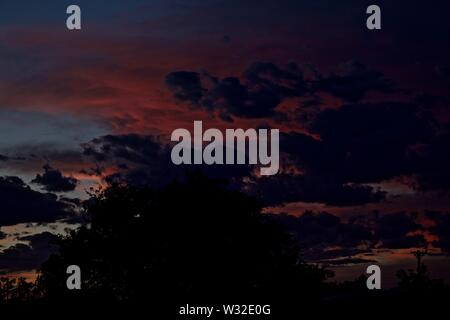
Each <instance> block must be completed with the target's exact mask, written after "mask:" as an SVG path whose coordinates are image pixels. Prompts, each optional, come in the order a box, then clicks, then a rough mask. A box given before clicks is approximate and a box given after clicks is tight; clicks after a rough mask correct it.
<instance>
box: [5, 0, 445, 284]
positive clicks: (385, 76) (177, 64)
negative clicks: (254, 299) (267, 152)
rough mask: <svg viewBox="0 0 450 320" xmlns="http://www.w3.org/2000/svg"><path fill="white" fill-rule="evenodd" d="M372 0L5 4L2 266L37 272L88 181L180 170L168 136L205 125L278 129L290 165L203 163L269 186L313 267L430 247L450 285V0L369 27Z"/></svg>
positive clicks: (265, 190)
mask: <svg viewBox="0 0 450 320" xmlns="http://www.w3.org/2000/svg"><path fill="white" fill-rule="evenodd" d="M71 4H77V5H79V6H80V8H81V12H82V29H81V30H76V31H69V30H67V28H66V18H67V14H66V8H67V6H68V5H71ZM370 4H373V3H372V1H359V0H346V1H326V0H316V1H303V0H296V1H283V0H282V1H267V0H263V1H261V0H260V1H253V0H249V1H237V0H236V1H235V0H228V1H218V0H217V1H216V0H209V1H206V0H205V1H203V0H202V1H200V0H198V1H197V0H191V1H137V0H136V1H126V2H125V1H112V0H110V1H100V0H95V1H76V2H73V1H70V2H69V1H58V2H56V1H39V2H35V1H22V0H17V1H0V176H1V177H2V178H0V203H2V204H3V208H1V209H0V250H1V251H0V272H2V273H4V274H17V273H23V274H32V270H34V269H35V268H36V267H37V266H38V265H39V264H40V263H41V262H43V261H44V260H45V259H46V257H47V256H48V254H49V252H51V250H53V248H51V246H50V245H48V241H47V240H48V239H50V238H51V237H52V234H54V233H59V232H64V230H66V229H67V228H69V229H70V228H76V226H77V225H78V223H79V219H78V216H77V212H78V209H77V204H78V203H79V199H86V197H87V194H86V191H87V190H89V188H91V187H94V188H95V187H97V186H99V185H106V184H107V183H108V181H113V180H114V179H121V180H124V181H127V182H129V183H133V184H151V185H155V186H160V185H161V184H164V183H166V182H168V181H169V180H170V179H173V178H176V177H178V176H179V175H180V174H181V173H180V172H181V171H182V170H180V168H178V167H174V166H173V165H172V164H171V163H170V161H169V158H168V154H167V150H166V146H167V144H168V143H169V137H170V134H171V132H172V131H173V130H175V129H177V128H188V129H191V128H192V126H193V121H194V120H202V121H203V123H204V126H205V127H211V128H220V129H223V128H260V127H267V128H278V129H280V152H281V155H282V161H281V171H280V173H279V174H278V175H276V176H270V177H259V176H257V175H255V173H254V172H255V171H254V170H252V168H248V167H245V166H244V167H243V166H240V167H239V166H237V167H235V166H232V167H231V168H228V167H227V168H225V167H208V168H205V167H202V168H201V169H202V170H204V171H205V172H206V173H207V174H208V175H211V176H214V177H227V178H229V179H230V180H232V181H233V183H234V184H235V185H236V186H237V187H238V188H240V189H242V190H243V191H245V192H248V193H249V194H252V195H260V196H261V197H262V199H263V201H264V202H265V203H266V209H265V211H266V213H268V214H276V215H277V216H279V219H280V221H282V222H283V223H286V225H287V226H288V227H289V228H290V229H291V230H292V231H293V232H294V233H295V234H296V235H297V236H298V238H299V241H300V243H301V245H303V246H304V247H305V248H308V250H306V252H305V257H306V258H307V259H309V261H313V262H317V263H321V264H323V265H326V266H328V267H330V268H333V269H335V270H336V272H337V275H336V278H337V279H347V278H355V277H357V276H358V275H359V274H360V273H362V272H363V271H364V270H365V266H367V264H369V263H373V262H374V261H376V262H377V263H379V264H381V265H383V266H386V268H387V269H388V270H395V269H396V268H399V267H414V259H413V257H412V255H411V254H410V252H411V251H413V250H415V249H417V248H425V247H427V248H428V250H429V252H430V255H429V257H427V258H426V259H425V262H426V263H428V264H429V265H430V270H431V272H432V274H433V272H434V273H435V274H436V276H437V277H444V278H446V279H447V280H450V274H449V273H448V271H447V270H448V269H449V268H448V266H450V260H448V257H447V254H448V252H449V250H450V238H449V234H450V214H449V209H450V197H449V189H450V183H449V181H450V180H449V178H450V167H449V166H448V163H449V160H450V152H449V148H448V147H449V144H450V112H449V98H450V91H449V88H450V61H449V58H448V57H449V56H450V44H449V42H448V39H449V35H450V22H449V20H448V18H447V16H446V14H447V12H448V10H449V9H450V5H449V4H448V2H446V1H440V0H438V1H433V3H432V4H429V3H424V2H423V1H403V0H401V1H395V2H393V1H377V4H378V5H379V6H380V7H381V10H382V29H381V30H373V31H371V30H368V29H367V28H366V18H367V14H366V8H367V6H368V5H370ZM30 272H31V273H30ZM392 274H394V271H392V272H391V275H392ZM392 281H394V280H392Z"/></svg>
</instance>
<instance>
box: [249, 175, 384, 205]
mask: <svg viewBox="0 0 450 320" xmlns="http://www.w3.org/2000/svg"><path fill="white" fill-rule="evenodd" d="M253 182H254V183H253V184H250V185H249V186H248V190H249V191H250V193H252V194H254V195H259V196H261V198H262V200H263V202H264V203H265V204H266V205H268V206H274V205H280V204H282V203H287V202H298V201H302V202H319V203H324V204H326V205H330V206H338V207H341V206H357V205H362V204H367V203H377V202H380V201H382V200H384V198H385V195H386V193H385V192H382V191H380V190H376V189H374V188H373V187H370V186H366V185H359V184H341V183H339V181H335V180H333V179H326V178H325V177H313V176H310V175H288V174H278V175H276V176H273V177H261V178H258V179H257V180H255V181H253Z"/></svg>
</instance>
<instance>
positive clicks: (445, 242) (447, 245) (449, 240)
mask: <svg viewBox="0 0 450 320" xmlns="http://www.w3.org/2000/svg"><path fill="white" fill-rule="evenodd" d="M427 215H428V217H429V218H430V219H432V220H433V221H434V222H435V225H434V226H432V227H430V232H431V233H432V234H434V235H436V236H438V240H435V241H433V245H434V246H435V247H438V248H441V249H442V250H443V251H444V252H446V253H447V254H448V253H450V213H448V212H432V211H430V212H427Z"/></svg>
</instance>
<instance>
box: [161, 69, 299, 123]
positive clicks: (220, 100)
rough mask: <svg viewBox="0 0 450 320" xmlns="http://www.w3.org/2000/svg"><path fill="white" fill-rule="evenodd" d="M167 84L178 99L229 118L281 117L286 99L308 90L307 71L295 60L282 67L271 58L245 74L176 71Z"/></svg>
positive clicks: (169, 76) (228, 119) (170, 74)
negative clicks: (226, 75)
mask: <svg viewBox="0 0 450 320" xmlns="http://www.w3.org/2000/svg"><path fill="white" fill-rule="evenodd" d="M165 84H166V86H167V88H168V89H169V90H170V91H171V92H172V94H173V96H174V98H175V99H176V100H178V101H181V102H186V103H188V104H189V105H190V106H191V107H192V108H196V109H202V110H205V111H208V112H213V111H217V112H218V114H219V116H220V117H221V118H222V120H226V121H232V120H233V119H232V117H242V118H267V117H277V116H278V117H279V116H281V114H280V113H279V112H277V111H276V108H277V107H278V105H279V104H280V103H281V102H282V101H283V99H285V98H287V97H300V96H303V95H304V94H306V92H307V88H306V83H305V81H304V79H303V72H302V71H301V70H300V69H299V67H298V66H297V65H296V64H295V63H290V64H288V65H287V66H286V67H285V68H279V67H278V66H277V65H275V64H273V63H270V62H255V63H253V64H252V65H250V66H249V67H248V68H247V69H246V70H245V71H244V73H243V75H242V77H241V78H239V77H226V78H222V79H220V78H218V77H215V76H213V75H210V74H209V73H206V72H203V73H198V72H191V71H176V72H171V73H169V74H167V75H166V78H165Z"/></svg>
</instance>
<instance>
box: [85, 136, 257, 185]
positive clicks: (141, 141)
mask: <svg viewBox="0 0 450 320" xmlns="http://www.w3.org/2000/svg"><path fill="white" fill-rule="evenodd" d="M83 153H84V155H85V156H87V157H90V158H93V159H94V160H95V161H97V162H98V163H101V164H105V165H110V166H111V165H112V166H115V168H116V172H114V173H112V174H109V175H108V176H107V177H106V180H107V181H108V182H114V181H126V182H128V183H130V184H133V185H150V186H153V187H161V186H164V185H166V184H167V183H169V182H172V181H173V180H176V179H178V180H182V179H184V178H185V177H186V176H187V175H188V174H189V173H191V172H193V171H201V172H203V173H204V174H205V175H206V176H208V177H210V178H228V179H230V180H233V179H236V178H242V177H244V176H248V175H249V174H250V171H251V168H250V167H249V166H246V165H226V166H208V165H195V166H191V165H179V166H177V165H174V164H173V163H172V160H171V156H170V153H171V149H170V146H169V145H168V144H165V143H164V142H162V141H159V140H158V138H156V137H153V136H148V135H138V134H127V135H106V136H102V137H99V138H96V139H93V140H91V141H90V142H88V143H85V144H83Z"/></svg>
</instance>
